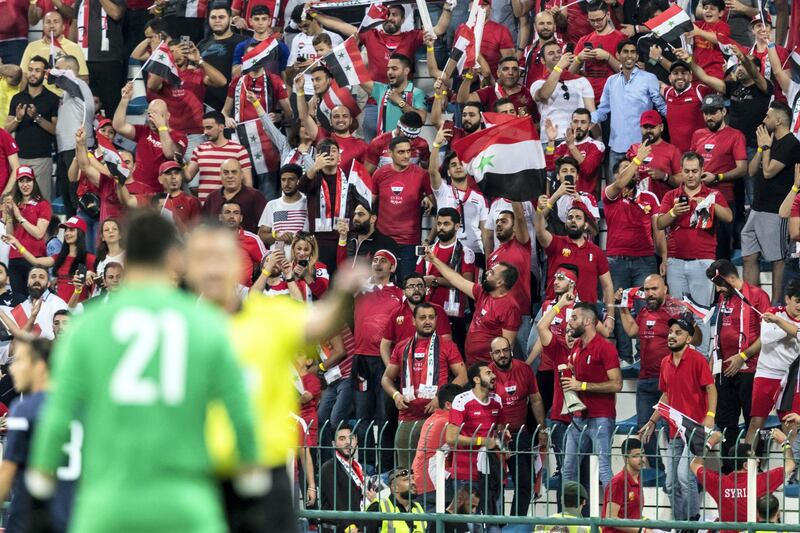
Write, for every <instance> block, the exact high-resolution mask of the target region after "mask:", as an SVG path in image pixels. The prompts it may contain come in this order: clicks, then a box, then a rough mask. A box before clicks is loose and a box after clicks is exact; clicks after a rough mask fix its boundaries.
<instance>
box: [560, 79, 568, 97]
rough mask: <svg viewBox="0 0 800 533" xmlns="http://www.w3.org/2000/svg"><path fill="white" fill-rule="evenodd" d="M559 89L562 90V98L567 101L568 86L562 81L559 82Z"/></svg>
mask: <svg viewBox="0 0 800 533" xmlns="http://www.w3.org/2000/svg"><path fill="white" fill-rule="evenodd" d="M561 90H562V91H564V100H567V101H569V87H567V84H566V83H564V82H563V81H562V82H561Z"/></svg>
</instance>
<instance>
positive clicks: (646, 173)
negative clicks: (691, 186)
mask: <svg viewBox="0 0 800 533" xmlns="http://www.w3.org/2000/svg"><path fill="white" fill-rule="evenodd" d="M667 113H669V110H667ZM639 127H640V129H641V132H642V142H641V143H635V144H632V145H631V147H630V148H628V153H627V154H625V158H626V159H627V160H628V161H633V162H634V166H635V167H636V172H635V173H634V174H633V185H634V186H635V187H636V188H637V189H639V190H640V191H650V192H652V193H653V194H654V195H655V196H656V198H658V200H659V201H660V200H661V199H662V198H663V197H664V193H666V192H667V191H668V190H670V189H673V188H675V187H677V186H678V183H679V182H678V180H679V178H680V175H681V151H680V150H678V149H677V148H676V147H675V146H674V145H672V144H670V143H668V142H667V141H665V140H664V139H663V138H662V137H661V135H662V134H663V133H664V120H663V119H662V118H661V115H659V114H658V111H655V110H654V109H651V110H649V111H645V112H644V113H642V117H641V118H640V119H639ZM643 145H647V148H649V153H648V154H647V155H645V156H644V159H642V158H641V157H637V154H638V152H639V148H640V147H641V146H643Z"/></svg>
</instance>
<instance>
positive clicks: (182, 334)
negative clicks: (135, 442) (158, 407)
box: [109, 308, 187, 405]
mask: <svg viewBox="0 0 800 533" xmlns="http://www.w3.org/2000/svg"><path fill="white" fill-rule="evenodd" d="M111 335H112V336H113V338H114V340H115V341H117V342H120V343H123V344H127V348H125V352H124V353H123V354H122V358H121V359H120V360H119V363H118V364H117V367H116V368H115V369H114V372H113V374H112V375H111V383H110V391H109V392H110V394H111V399H112V400H113V401H114V402H115V403H118V404H122V405H152V404H154V403H156V402H157V401H159V400H161V401H163V402H164V404H166V405H177V404H179V403H181V402H182V401H183V398H184V395H185V391H186V356H187V353H186V352H187V327H186V319H185V318H184V317H183V315H181V314H180V313H178V312H176V311H174V310H170V309H167V310H163V311H158V312H153V311H149V310H146V309H137V308H129V309H124V310H122V311H120V312H119V313H118V314H117V315H116V316H115V317H114V318H113V319H112V323H111ZM154 357H158V363H157V364H158V377H157V378H151V377H145V376H144V375H143V374H144V372H145V370H146V369H147V367H148V366H149V365H150V362H151V361H152V360H153V358H154Z"/></svg>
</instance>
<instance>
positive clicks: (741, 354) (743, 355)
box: [739, 352, 747, 361]
mask: <svg viewBox="0 0 800 533" xmlns="http://www.w3.org/2000/svg"><path fill="white" fill-rule="evenodd" d="M739 357H741V358H742V361H747V354H746V353H744V352H741V353H739Z"/></svg>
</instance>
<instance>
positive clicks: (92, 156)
mask: <svg viewBox="0 0 800 533" xmlns="http://www.w3.org/2000/svg"><path fill="white" fill-rule="evenodd" d="M86 157H88V158H89V159H93V158H94V153H93V152H86Z"/></svg>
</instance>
